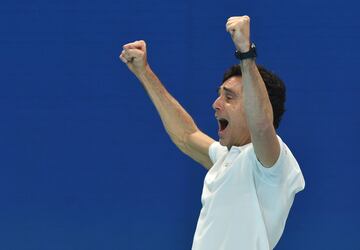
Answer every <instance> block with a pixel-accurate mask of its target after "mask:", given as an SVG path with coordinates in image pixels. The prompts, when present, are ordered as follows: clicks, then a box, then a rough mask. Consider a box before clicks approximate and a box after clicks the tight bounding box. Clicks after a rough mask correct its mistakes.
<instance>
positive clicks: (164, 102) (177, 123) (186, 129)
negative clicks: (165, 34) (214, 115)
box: [120, 41, 214, 169]
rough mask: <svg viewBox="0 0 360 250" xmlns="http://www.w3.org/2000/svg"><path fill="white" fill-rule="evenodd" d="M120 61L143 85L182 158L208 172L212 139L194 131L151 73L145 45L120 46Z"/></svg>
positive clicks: (193, 125)
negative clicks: (185, 157)
mask: <svg viewBox="0 0 360 250" xmlns="http://www.w3.org/2000/svg"><path fill="white" fill-rule="evenodd" d="M120 59H121V60H122V61H123V62H124V63H126V65H127V66H128V68H129V69H130V70H131V71H132V72H133V73H134V74H135V76H136V77H137V78H138V79H139V80H140V82H141V83H142V85H143V86H144V88H145V90H146V92H147V93H148V95H149V97H150V99H151V101H152V102H153V104H154V105H155V107H156V109H157V111H158V113H159V115H160V118H161V120H162V123H163V124H164V127H165V129H166V131H167V133H168V134H169V136H170V138H171V140H172V141H173V142H174V143H175V145H176V146H177V147H178V148H179V149H180V150H181V151H182V152H184V153H185V154H186V155H188V156H190V157H191V158H192V159H194V160H195V161H197V162H199V163H200V164H202V165H203V166H204V167H205V168H207V169H210V167H211V166H212V162H211V160H210V157H209V154H208V152H209V151H208V150H209V147H210V145H211V144H212V143H213V142H214V140H213V139H211V138H210V137H209V136H207V135H206V134H204V133H203V132H201V131H200V130H199V129H198V127H197V126H196V124H195V122H194V120H193V119H192V118H191V116H190V115H189V114H188V113H187V112H186V110H185V109H184V108H183V107H182V106H181V105H180V104H179V103H178V102H177V100H176V99H175V98H174V97H173V96H172V95H171V94H170V93H169V92H168V91H167V90H166V89H165V87H164V86H163V84H162V83H161V82H160V80H159V79H158V77H157V76H156V75H155V74H154V72H153V71H152V70H151V68H150V66H149V65H148V63H147V59H146V44H145V42H144V41H136V42H133V43H129V44H126V45H124V46H123V51H122V53H121V54H120Z"/></svg>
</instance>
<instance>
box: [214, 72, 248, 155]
mask: <svg viewBox="0 0 360 250" xmlns="http://www.w3.org/2000/svg"><path fill="white" fill-rule="evenodd" d="M242 90H243V88H242V79H241V77H239V76H233V77H231V78H229V79H228V80H227V81H225V82H224V83H223V84H222V85H221V86H220V88H219V97H218V98H217V99H216V100H215V102H214V103H213V105H212V106H213V108H214V110H215V117H216V119H217V120H218V124H219V130H218V134H219V142H220V144H221V145H223V146H226V147H228V148H229V149H230V148H231V146H241V145H244V144H247V143H249V142H250V141H251V139H250V132H249V129H248V126H247V122H246V116H245V110H244V104H243V91H242Z"/></svg>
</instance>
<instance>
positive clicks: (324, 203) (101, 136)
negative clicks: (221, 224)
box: [0, 0, 360, 250]
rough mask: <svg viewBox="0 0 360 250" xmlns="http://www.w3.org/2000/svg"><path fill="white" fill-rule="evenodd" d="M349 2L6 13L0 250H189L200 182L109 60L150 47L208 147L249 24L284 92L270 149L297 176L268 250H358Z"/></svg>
mask: <svg viewBox="0 0 360 250" xmlns="http://www.w3.org/2000/svg"><path fill="white" fill-rule="evenodd" d="M358 9H359V8H358V4H357V2H356V1H355V0H345V1H339V0H336V1H325V0H320V1H310V0H303V1H265V0H264V1H234V0H225V1H205V0H198V1H189V0H185V1H164V0H155V1H145V0H132V1H130V0H125V1H114V0H103V1H100V0H97V1H84V0H73V1H69V0H67V1H44V0H37V1H25V0H15V1H14V0H13V1H10V0H2V1H1V2H0V11H1V13H0V32H1V33H0V34H1V36H0V43H1V46H0V51H1V56H0V65H1V69H0V72H1V73H0V249H1V250H2V249H4V250H10V249H11V250H12V249H15V250H25V249H41V250H49V249H59V250H68V249H69V250H70V249H77V250H79V249H84V250H85V249H86V250H89V249H107V250H111V249H124V250H125V249H126V250H127V249H129V250H135V249H136V250H145V249H156V250H160V249H164V250H165V249H166V250H168V249H171V250H184V249H190V247H191V243H192V236H193V233H194V230H195V225H196V221H197V217H198V214H199V211H200V208H201V204H200V195H201V188H202V182H203V178H204V176H205V174H206V173H205V170H204V169H203V168H202V167H200V166H199V165H198V164H196V163H194V162H193V161H191V160H190V159H189V158H187V157H186V156H184V155H182V154H181V153H180V151H178V150H177V149H176V147H175V146H174V145H173V144H172V143H171V141H170V140H169V138H168V137H167V135H166V133H165V131H164V129H163V127H162V125H161V122H160V119H159V118H158V116H157V113H156V111H155V109H154V107H153V106H152V104H151V102H150V100H149V98H148V97H147V96H146V94H145V93H144V91H143V89H142V87H141V86H140V84H139V83H138V81H137V80H136V78H135V77H134V76H133V75H131V73H130V72H129V71H128V70H127V68H126V67H125V66H124V65H123V63H122V62H121V61H120V60H119V59H118V55H119V53H120V52H121V46H122V45H123V44H124V43H127V42H130V41H133V40H138V39H144V40H146V41H147V43H148V51H149V52H148V54H149V55H148V59H149V62H150V64H151V66H152V68H153V69H154V71H155V72H156V73H157V74H158V75H159V76H160V78H161V79H162V81H163V82H164V84H165V85H166V87H167V88H168V89H169V91H170V92H171V93H173V95H174V96H175V97H176V98H177V99H178V100H179V101H180V102H181V103H182V104H183V106H184V107H185V108H186V109H187V110H188V111H189V113H190V114H192V116H193V117H194V119H195V120H196V122H197V123H198V125H199V127H200V128H201V129H202V130H203V131H205V132H206V133H208V134H209V135H210V136H212V137H213V138H217V135H216V130H217V124H216V122H215V119H214V117H213V113H214V112H213V110H212V109H211V103H212V101H213V100H214V98H215V97H216V89H217V87H218V85H219V82H220V80H221V77H222V73H223V71H224V70H225V69H226V68H227V67H228V66H230V65H232V64H234V63H236V60H235V59H234V57H233V51H234V47H233V44H232V41H231V39H230V37H229V35H228V34H227V33H226V32H225V22H226V19H227V18H228V17H229V16H232V15H242V14H248V15H249V16H250V17H251V18H252V38H253V40H254V41H256V43H257V47H258V52H259V59H258V62H259V63H260V64H263V65H265V66H267V67H268V68H271V69H272V70H273V71H275V72H276V73H278V74H279V75H280V76H282V78H283V79H284V81H285V82H286V84H287V87H288V101H287V113H286V115H285V117H284V119H283V123H282V125H281V128H280V129H279V131H278V132H279V134H280V136H281V137H282V138H283V140H284V141H285V142H286V143H287V144H288V145H289V147H290V148H291V149H292V151H293V153H294V154H295V156H296V157H297V159H298V161H299V163H300V164H301V167H302V170H303V173H304V176H305V179H306V184H307V186H306V190H305V191H304V192H302V193H300V194H299V195H298V196H297V197H296V200H295V203H294V206H293V208H292V211H291V213H290V216H289V218H288V223H287V226H286V229H285V233H284V235H283V237H282V239H281V241H280V242H279V244H278V246H277V248H276V249H293V250H296V249H360V239H359V235H360V229H359V224H360V214H359V211H360V203H359V194H358V193H359V191H360V184H359V182H358V179H359V174H360V170H359V165H358V164H357V162H358V156H359V153H358V151H359V145H358V142H359V139H360V137H359V132H358V129H359V128H360V117H359V111H358V108H359V106H360V105H359V99H360V93H359V91H360V87H359V80H358V65H359V60H360V48H359V46H358V45H359V44H360V32H359V27H360V16H359V14H358Z"/></svg>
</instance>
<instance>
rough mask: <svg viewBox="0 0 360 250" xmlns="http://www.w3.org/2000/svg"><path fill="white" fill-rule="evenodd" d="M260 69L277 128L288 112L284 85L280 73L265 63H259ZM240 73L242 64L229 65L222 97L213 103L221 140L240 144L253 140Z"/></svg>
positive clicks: (229, 143)
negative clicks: (244, 102)
mask: <svg viewBox="0 0 360 250" xmlns="http://www.w3.org/2000/svg"><path fill="white" fill-rule="evenodd" d="M258 69H259V72H260V75H261V76H262V78H263V80H264V82H265V85H266V89H267V91H268V94H269V99H270V102H271V105H272V109H273V113H274V122H273V124H274V127H275V129H276V128H278V127H279V123H280V120H281V117H282V115H283V113H284V112H285V92H286V89H285V85H284V83H283V81H282V80H281V79H280V78H279V77H277V76H276V75H275V74H273V73H271V72H270V71H268V70H266V69H265V68H264V67H262V66H259V65H258ZM241 76H242V73H241V68H240V66H239V65H234V66H232V67H231V68H230V69H228V70H227V71H226V72H225V74H224V77H223V83H222V85H221V87H220V88H219V97H218V98H217V99H216V100H215V102H214V104H213V108H214V109H215V111H216V112H215V116H216V117H217V119H218V121H219V137H220V143H221V144H222V145H224V146H232V145H235V146H239V145H243V144H245V143H249V142H250V141H251V139H250V132H249V129H248V126H247V122H246V116H245V110H244V106H243V94H242V92H243V87H242V78H241Z"/></svg>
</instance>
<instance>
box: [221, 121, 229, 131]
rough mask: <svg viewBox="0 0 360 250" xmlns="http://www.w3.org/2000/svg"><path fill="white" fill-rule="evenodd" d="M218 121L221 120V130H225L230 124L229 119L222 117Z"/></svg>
mask: <svg viewBox="0 0 360 250" xmlns="http://www.w3.org/2000/svg"><path fill="white" fill-rule="evenodd" d="M218 121H219V131H223V130H225V129H226V127H227V126H228V124H229V122H228V120H226V119H223V118H220V119H219V120H218Z"/></svg>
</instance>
